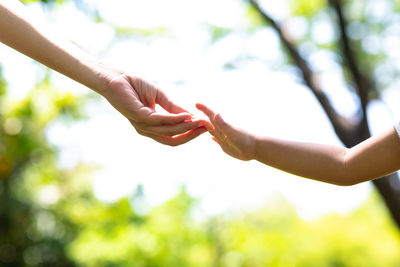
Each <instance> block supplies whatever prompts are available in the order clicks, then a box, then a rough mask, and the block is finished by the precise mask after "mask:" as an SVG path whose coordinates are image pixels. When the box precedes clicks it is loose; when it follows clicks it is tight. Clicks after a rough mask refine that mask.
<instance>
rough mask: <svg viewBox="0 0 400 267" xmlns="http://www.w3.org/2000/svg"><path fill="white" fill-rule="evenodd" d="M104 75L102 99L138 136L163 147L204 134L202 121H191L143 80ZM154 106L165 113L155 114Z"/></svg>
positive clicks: (188, 115) (162, 93)
mask: <svg viewBox="0 0 400 267" xmlns="http://www.w3.org/2000/svg"><path fill="white" fill-rule="evenodd" d="M106 76H107V77H106V80H107V82H106V88H105V90H103V92H102V94H103V96H104V97H105V98H106V99H107V100H108V101H109V102H110V103H111V104H112V105H113V106H114V107H115V108H116V109H117V110H118V111H119V112H121V113H122V114H123V115H124V116H125V117H126V118H127V119H128V120H129V121H130V122H131V124H132V125H133V126H134V127H135V129H136V131H137V132H138V133H139V134H141V135H144V136H147V137H150V138H152V139H154V140H155V141H157V142H160V143H162V144H165V145H170V146H177V145H181V144H184V143H186V142H188V141H190V140H192V139H194V138H196V137H197V136H199V135H200V134H202V133H204V132H206V131H207V130H206V129H205V127H204V125H205V121H204V120H195V119H193V117H192V116H193V115H191V114H190V113H189V112H187V111H186V110H185V109H183V108H181V107H180V106H178V105H176V104H174V103H173V102H172V101H171V100H170V99H169V98H168V97H167V96H166V94H165V93H164V92H163V91H161V90H160V89H159V88H157V87H156V86H154V85H153V84H151V83H149V82H147V81H145V80H144V79H142V78H139V77H134V76H130V75H127V74H125V73H121V72H118V73H113V74H111V75H110V74H107V75H106ZM157 104H158V105H160V106H161V107H162V108H164V109H165V110H166V111H167V112H169V113H168V114H160V113H159V112H156V110H155V106H156V105H157Z"/></svg>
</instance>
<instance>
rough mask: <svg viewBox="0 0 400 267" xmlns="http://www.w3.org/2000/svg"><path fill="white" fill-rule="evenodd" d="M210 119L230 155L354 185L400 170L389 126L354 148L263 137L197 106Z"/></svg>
mask: <svg viewBox="0 0 400 267" xmlns="http://www.w3.org/2000/svg"><path fill="white" fill-rule="evenodd" d="M196 106H197V108H198V109H199V110H201V111H202V112H204V113H205V114H206V115H207V116H208V118H209V120H210V122H209V123H208V124H207V125H206V128H207V130H208V131H209V132H210V133H211V135H212V136H213V139H214V140H215V141H216V142H217V143H218V144H219V145H220V146H221V148H222V150H223V151H224V152H225V153H227V154H228V155H230V156H232V157H234V158H237V159H240V160H257V161H259V162H261V163H264V164H266V165H269V166H271V167H274V168H277V169H280V170H283V171H285V172H288V173H292V174H295V175H298V176H301V177H305V178H309V179H313V180H318V181H322V182H326V183H331V184H336V185H354V184H358V183H361V182H364V181H369V180H372V179H375V178H379V177H382V176H384V175H387V174H390V173H392V172H395V171H397V170H399V169H400V139H399V137H398V135H397V132H396V130H395V129H394V127H393V128H391V129H388V130H387V131H385V132H384V133H382V134H380V135H377V136H373V137H371V138H369V139H367V140H365V141H364V142H362V143H360V144H358V145H356V146H354V147H352V148H345V147H340V146H331V145H322V144H312V143H300V142H293V141H287V140H281V139H277V138H273V137H260V136H256V135H253V134H250V133H248V132H246V131H244V130H242V129H239V128H236V127H234V126H232V125H230V124H229V123H227V122H225V121H224V120H223V119H222V117H221V115H220V114H216V113H215V112H214V111H213V110H211V109H210V108H208V107H207V106H205V105H203V104H197V105H196Z"/></svg>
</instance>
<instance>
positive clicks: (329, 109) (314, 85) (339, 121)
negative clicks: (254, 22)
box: [249, 0, 354, 146]
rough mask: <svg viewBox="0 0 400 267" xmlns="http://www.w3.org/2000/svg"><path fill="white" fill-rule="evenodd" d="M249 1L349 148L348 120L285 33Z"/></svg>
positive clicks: (352, 128) (251, 0)
mask: <svg viewBox="0 0 400 267" xmlns="http://www.w3.org/2000/svg"><path fill="white" fill-rule="evenodd" d="M249 1H250V4H251V5H252V6H253V7H254V8H255V9H256V10H257V11H258V12H259V13H260V15H261V16H262V17H263V19H264V20H265V21H266V22H267V23H268V24H270V25H271V26H272V28H274V30H275V31H276V32H277V34H278V35H279V38H280V39H281V41H282V43H283V45H284V47H285V48H286V49H287V50H288V52H289V54H290V56H291V57H292V58H293V60H294V61H295V63H296V65H297V67H298V68H299V69H300V71H301V73H302V76H303V80H304V83H305V84H306V85H307V86H308V87H309V88H310V90H311V91H312V92H313V94H314V96H315V97H316V98H317V100H318V102H319V103H320V105H321V106H322V108H323V109H324V111H325V113H326V115H327V116H328V118H329V120H330V121H331V123H332V126H333V128H334V130H335V133H336V134H337V136H338V137H339V138H340V139H341V140H342V141H343V142H344V144H345V145H346V146H350V144H352V143H353V140H348V139H349V136H351V135H350V134H349V132H351V131H353V130H354V126H353V125H352V124H351V123H350V122H349V120H347V119H346V118H345V117H343V116H341V115H340V114H338V113H337V112H336V110H335V109H334V108H333V106H332V104H331V103H330V101H329V98H328V97H327V96H326V94H325V93H324V92H323V91H322V89H321V87H320V85H319V83H318V79H317V77H316V75H315V74H314V72H313V71H312V70H311V68H310V67H309V65H308V63H307V62H306V61H305V60H304V59H303V58H302V56H301V55H300V53H299V51H298V49H297V47H296V46H295V45H294V44H293V43H292V41H291V39H290V38H289V36H288V35H287V33H285V32H284V31H283V30H282V27H281V26H280V25H279V24H278V23H277V22H276V21H275V20H274V19H273V18H272V17H271V16H269V15H268V14H267V13H266V12H265V11H264V10H262V9H261V7H260V6H259V4H258V3H257V1H256V0H249Z"/></svg>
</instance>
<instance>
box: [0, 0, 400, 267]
mask: <svg viewBox="0 0 400 267" xmlns="http://www.w3.org/2000/svg"><path fill="white" fill-rule="evenodd" d="M23 2H24V3H25V4H26V6H27V8H28V10H29V11H30V14H31V15H32V20H34V21H36V22H37V23H38V24H40V25H41V27H43V28H44V29H46V30H47V31H49V32H52V34H54V35H56V36H58V38H60V39H63V40H70V41H72V42H73V43H74V44H75V45H77V46H78V47H80V48H81V49H83V50H84V51H86V52H87V53H88V54H90V55H92V56H93V57H95V58H96V59H98V60H101V61H103V62H106V63H107V64H110V65H113V66H116V67H118V68H121V69H123V70H125V71H127V72H130V73H132V74H134V75H138V76H141V77H144V78H145V79H147V80H149V81H152V82H153V83H155V84H157V85H158V86H159V87H160V88H162V89H163V90H164V91H165V92H166V93H167V94H168V95H169V96H170V97H171V99H173V100H174V101H175V102H177V103H178V104H180V105H181V106H183V107H185V108H186V109H187V110H189V111H191V112H192V113H194V114H195V115H197V116H199V117H200V116H202V114H200V113H199V112H197V111H196V110H195V107H194V104H195V103H197V102H201V103H204V104H207V105H209V106H210V107H212V108H213V109H215V110H216V111H217V112H220V113H222V115H223V116H224V117H225V118H226V120H227V121H229V122H231V123H233V124H235V125H236V126H238V127H241V128H244V129H246V130H248V131H251V132H253V133H256V134H259V135H269V136H274V137H279V138H285V139H290V140H295V141H304V142H316V143H324V144H333V145H346V146H352V145H355V144H356V143H358V142H360V141H362V140H364V139H365V138H367V137H368V136H369V135H370V134H377V133H379V132H382V131H384V130H386V129H388V128H390V127H393V125H394V123H396V122H398V121H399V120H400V105H399V103H400V90H399V89H398V86H399V84H398V79H397V76H398V72H399V70H400V64H399V62H400V52H399V51H400V50H399V49H398V48H399V47H400V1H390V0H357V1H355V0H330V1H326V0H285V1H283V0H282V1H273V0H265V1H259V2H256V1H246V0H219V1H213V0H202V1H199V0H169V1H165V0H146V1H143V0H142V1H140V0H115V1H107V0H42V1H34V0H25V1H23ZM399 190H400V186H399V179H398V177H397V174H393V175H391V176H389V177H386V178H383V179H380V180H378V181H375V182H374V183H372V182H368V183H363V184H360V185H356V186H351V187H339V186H333V185H328V184H324V183H320V182H315V181H310V180H307V179H302V178H299V177H296V176H292V175H290V174H287V173H284V172H281V171H278V170H275V169H272V168H270V167H268V166H265V165H262V164H260V163H257V162H253V161H251V162H241V161H238V160H235V159H233V158H230V157H228V156H227V155H225V154H224V153H223V152H222V151H221V150H220V148H219V147H218V146H217V145H216V144H215V143H214V142H212V140H211V138H210V136H209V135H208V134H207V133H206V134H204V135H202V136H201V137H199V138H197V139H195V140H193V141H191V142H190V143H188V144H186V145H184V146H180V147H167V146H162V145H160V144H158V143H155V142H154V141H153V140H150V139H147V138H145V137H142V136H139V135H138V134H137V133H136V132H135V130H134V129H133V128H132V126H131V125H130V123H129V122H128V121H127V120H126V119H125V118H124V117H123V116H122V115H120V114H119V113H118V112H117V111H115V110H114V109H113V108H112V107H111V105H109V104H108V103H107V101H105V100H104V99H102V98H101V97H100V96H98V95H96V94H95V93H93V92H91V91H90V90H89V89H87V88H85V87H83V86H81V85H79V84H77V83H75V82H73V81H71V80H70V79H68V78H66V77H64V76H62V75H60V74H58V73H56V72H54V71H51V70H49V69H48V68H46V67H44V66H42V65H40V64H39V63H37V62H34V61H32V60H31V59H29V58H27V57H25V56H23V55H21V54H19V53H17V52H15V51H13V50H11V49H10V48H8V47H6V46H4V45H2V44H0V266H134V267H139V266H141V267H144V266H174V267H176V266H227V267H239V266H243V267H244V266H246V267H247V266H248V267H250V266H251V267H258V266H274V267H275V266H318V267H321V266H332V267H333V266H335V267H338V266H355V267H359V266H399V265H400V253H399V252H400V235H399V233H400V232H399V230H400V227H399V226H400V192H399Z"/></svg>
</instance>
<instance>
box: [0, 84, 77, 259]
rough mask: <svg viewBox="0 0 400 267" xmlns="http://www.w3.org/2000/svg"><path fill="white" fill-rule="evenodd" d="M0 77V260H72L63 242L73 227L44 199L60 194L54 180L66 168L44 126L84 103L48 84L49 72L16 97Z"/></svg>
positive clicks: (74, 114) (60, 177)
mask: <svg viewBox="0 0 400 267" xmlns="http://www.w3.org/2000/svg"><path fill="white" fill-rule="evenodd" d="M0 81H1V82H0V86H1V88H0V91H1V92H2V94H1V97H0V107H1V110H0V203H1V205H0V265H1V266H25V265H26V264H28V265H31V266H72V265H73V263H72V262H71V261H70V260H69V259H68V258H67V257H66V254H65V251H64V245H65V243H66V242H68V240H69V239H70V238H71V237H73V235H71V236H65V235H64V234H66V233H71V234H72V233H73V229H69V226H68V223H67V222H66V221H65V220H64V219H63V216H56V214H55V211H54V210H51V208H50V206H49V205H47V204H52V202H53V201H56V200H57V198H58V197H59V196H58V195H59V192H58V191H57V187H55V186H54V184H55V183H60V182H59V181H63V179H66V178H67V177H69V175H70V174H68V173H65V172H64V171H62V170H61V169H59V168H58V167H57V163H56V160H57V159H56V150H55V148H54V147H52V146H51V145H50V144H49V143H48V141H47V138H46V136H45V129H46V127H47V126H48V125H49V124H50V123H51V122H52V121H54V120H56V119H60V118H68V117H74V118H77V117H79V116H80V108H81V107H82V105H81V103H80V100H78V99H77V98H76V97H75V96H73V95H71V94H62V93H58V92H56V91H54V90H52V89H51V87H50V84H49V81H48V78H47V76H46V78H45V79H44V80H43V81H42V82H40V83H39V84H38V85H37V86H36V87H35V88H34V89H33V90H32V91H31V92H30V93H29V94H28V95H27V97H26V98H25V99H23V100H22V101H19V102H17V103H14V102H12V101H10V100H9V99H7V98H6V95H5V92H6V89H5V87H6V86H5V82H4V80H0ZM43 190H47V191H48V192H47V193H46V192H45V191H43ZM49 190H50V191H52V192H49ZM43 193H46V194H45V195H44V194H43ZM49 193H50V195H49ZM49 196H50V199H49ZM51 197H52V199H51Z"/></svg>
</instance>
